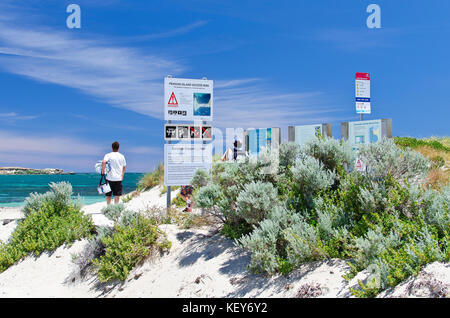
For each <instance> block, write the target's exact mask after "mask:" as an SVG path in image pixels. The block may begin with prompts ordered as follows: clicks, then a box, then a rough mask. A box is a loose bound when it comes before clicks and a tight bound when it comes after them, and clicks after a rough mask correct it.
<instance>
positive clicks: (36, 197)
mask: <svg viewBox="0 0 450 318" xmlns="http://www.w3.org/2000/svg"><path fill="white" fill-rule="evenodd" d="M49 187H50V191H47V192H45V193H42V194H39V193H31V194H30V195H29V197H27V198H26V199H25V205H24V207H23V208H22V211H23V212H24V215H25V217H26V216H28V214H30V213H32V212H36V211H38V210H39V209H40V208H41V207H42V205H43V204H44V203H45V202H49V203H50V204H52V205H55V206H58V207H63V206H67V205H70V204H75V205H76V206H77V207H81V205H80V203H79V201H75V203H74V200H73V199H72V194H73V189H72V185H71V184H70V183H68V182H58V183H55V182H51V183H50V184H49Z"/></svg>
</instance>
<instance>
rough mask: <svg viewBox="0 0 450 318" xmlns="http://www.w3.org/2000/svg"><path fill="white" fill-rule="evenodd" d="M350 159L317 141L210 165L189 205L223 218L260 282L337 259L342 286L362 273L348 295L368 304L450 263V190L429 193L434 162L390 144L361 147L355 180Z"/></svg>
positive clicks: (336, 145) (347, 152)
mask: <svg viewBox="0 0 450 318" xmlns="http://www.w3.org/2000/svg"><path fill="white" fill-rule="evenodd" d="M355 154H356V153H353V152H352V151H351V149H350V147H349V145H348V144H347V143H345V142H339V141H337V140H332V139H328V138H323V137H320V138H317V139H315V140H312V141H310V142H309V143H308V144H307V145H305V146H303V147H298V146H296V145H295V144H292V143H287V144H282V145H281V146H280V149H279V156H278V160H275V161H274V162H272V163H270V162H269V161H270V159H268V158H271V157H276V153H275V154H274V153H273V151H272V152H271V153H267V154H265V155H264V156H262V158H261V159H257V158H255V157H252V158H243V159H241V160H240V161H239V162H231V163H224V164H217V163H215V164H213V167H212V169H211V170H210V175H209V178H208V179H209V181H208V183H207V184H206V185H205V184H203V185H200V184H199V188H198V192H197V194H196V195H195V201H196V204H197V205H199V206H201V207H203V208H205V210H208V211H212V212H213V213H216V214H217V215H218V216H220V217H223V221H224V226H223V228H222V230H221V232H222V234H224V235H226V236H228V237H231V238H233V239H235V242H236V244H237V245H239V246H241V247H243V248H245V249H246V250H248V251H249V252H250V253H251V259H250V265H249V268H250V269H251V270H252V271H254V272H256V273H264V274H275V273H282V274H286V273H289V272H290V271H292V270H294V269H295V268H298V267H299V266H300V265H301V264H303V263H305V262H309V261H312V260H320V259H328V258H341V259H345V260H347V261H348V262H349V265H350V268H351V270H350V272H349V273H348V275H346V278H348V279H350V278H352V277H354V276H355V275H356V274H357V273H359V272H361V271H366V273H368V278H367V280H365V281H364V282H362V281H360V282H358V284H359V285H358V287H356V288H355V289H353V290H351V292H352V293H353V294H354V295H356V296H359V297H373V296H376V295H377V294H378V293H379V292H380V291H382V290H384V289H386V288H389V287H393V286H396V285H397V284H398V283H400V282H401V281H403V280H405V279H406V278H407V277H409V276H411V275H416V274H417V273H418V272H419V271H420V270H421V268H423V266H424V265H426V264H428V263H430V262H433V261H438V260H440V261H449V258H450V239H449V225H450V224H449V206H450V190H449V189H450V187H446V186H442V187H441V188H439V190H438V189H436V188H433V189H430V188H427V187H426V186H425V184H424V181H425V178H424V177H425V176H427V174H428V171H429V167H430V166H431V164H430V161H429V160H427V159H426V158H425V157H424V156H423V155H422V154H419V153H417V152H416V151H414V150H411V149H410V148H402V147H398V146H396V145H395V143H394V142H393V141H392V140H387V139H384V140H382V141H381V142H379V143H377V144H371V145H367V146H363V147H361V149H360V152H359V157H360V158H361V159H362V161H363V162H364V163H365V164H366V165H367V171H365V172H359V171H355V169H354V158H355ZM435 162H441V163H442V160H435ZM274 163H275V165H278V168H277V169H273V167H272V168H270V169H266V168H267V167H269V166H270V164H271V165H273V164H274ZM274 171H276V172H274ZM267 172H268V173H267Z"/></svg>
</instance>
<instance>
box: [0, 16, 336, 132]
mask: <svg viewBox="0 0 450 318" xmlns="http://www.w3.org/2000/svg"><path fill="white" fill-rule="evenodd" d="M9 13H10V12H8V14H9ZM1 17H2V16H1V15H0V67H1V68H3V69H5V70H6V71H8V72H11V73H14V74H19V75H23V76H26V77H29V78H32V79H35V80H37V81H41V82H47V83H54V84H58V85H62V86H66V87H72V88H75V89H79V90H81V91H83V92H84V93H86V94H88V95H90V96H93V97H94V98H97V99H99V100H101V101H103V102H106V103H109V104H111V105H113V106H115V107H119V108H124V109H128V110H131V111H134V112H137V113H140V114H144V115H149V116H152V117H155V118H159V119H162V118H163V107H162V105H163V97H162V96H163V78H164V76H166V75H168V74H171V75H173V76H184V72H185V71H186V70H187V69H188V68H189V66H187V65H186V63H183V62H182V61H181V60H179V59H176V58H175V57H169V56H161V55H156V54H151V53H149V52H148V50H149V48H147V49H146V51H145V52H144V51H142V50H141V49H137V48H134V47H123V46H118V45H117V44H116V45H112V44H111V45H107V44H105V40H104V38H98V39H97V38H95V37H92V36H91V37H90V38H88V39H80V38H78V37H76V36H75V35H72V34H73V33H68V32H58V31H55V30H53V29H43V28H37V27H30V28H18V27H16V26H15V24H12V23H10V22H9V21H5V20H3V19H1ZM205 23H206V22H205V21H199V22H196V23H193V24H191V25H188V26H185V27H180V28H178V29H175V30H173V31H167V32H165V33H161V34H160V35H156V37H158V36H175V35H180V34H184V33H186V32H189V31H192V30H194V29H195V28H198V27H200V26H202V25H204V24H205ZM214 96H215V97H214V98H215V122H216V123H217V124H216V125H217V126H219V127H235V126H236V125H243V124H244V123H245V125H247V126H250V127H251V126H253V127H261V126H262V127H264V126H269V125H272V126H273V125H285V124H288V123H293V122H294V121H296V122H305V123H307V122H310V121H311V120H315V119H317V120H319V117H320V121H323V120H326V119H327V118H326V117H331V116H332V115H331V114H332V112H333V111H335V109H330V108H329V107H324V106H323V104H321V103H324V101H323V100H324V92H320V91H314V92H289V91H286V90H284V91H281V90H279V89H278V88H277V87H276V86H273V85H269V84H268V83H266V82H265V81H264V80H263V79H260V78H235V79H233V78H232V79H229V80H223V79H219V80H217V81H215V94H214ZM324 115H326V116H324Z"/></svg>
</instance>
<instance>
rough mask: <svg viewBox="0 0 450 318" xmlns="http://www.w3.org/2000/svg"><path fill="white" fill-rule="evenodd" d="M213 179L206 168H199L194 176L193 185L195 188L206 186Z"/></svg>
mask: <svg viewBox="0 0 450 318" xmlns="http://www.w3.org/2000/svg"><path fill="white" fill-rule="evenodd" d="M210 181H211V177H210V176H209V174H208V172H206V171H205V170H204V169H197V170H196V171H195V174H194V177H193V178H192V181H191V185H192V186H193V187H194V188H201V187H204V186H206V185H207V184H208V183H209V182H210Z"/></svg>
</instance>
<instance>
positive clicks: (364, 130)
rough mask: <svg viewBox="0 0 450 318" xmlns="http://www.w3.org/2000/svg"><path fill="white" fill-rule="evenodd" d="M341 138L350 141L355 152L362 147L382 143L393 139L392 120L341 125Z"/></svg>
mask: <svg viewBox="0 0 450 318" xmlns="http://www.w3.org/2000/svg"><path fill="white" fill-rule="evenodd" d="M341 137H342V138H343V139H344V140H348V142H349V144H350V145H351V146H352V148H353V150H358V149H359V146H360V145H367V144H373V143H377V142H380V141H381V140H382V139H383V138H392V119H390V118H388V119H376V120H364V121H354V122H345V123H341Z"/></svg>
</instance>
